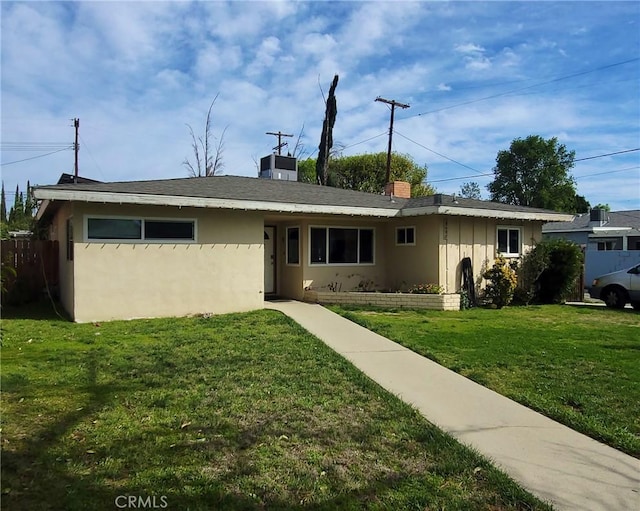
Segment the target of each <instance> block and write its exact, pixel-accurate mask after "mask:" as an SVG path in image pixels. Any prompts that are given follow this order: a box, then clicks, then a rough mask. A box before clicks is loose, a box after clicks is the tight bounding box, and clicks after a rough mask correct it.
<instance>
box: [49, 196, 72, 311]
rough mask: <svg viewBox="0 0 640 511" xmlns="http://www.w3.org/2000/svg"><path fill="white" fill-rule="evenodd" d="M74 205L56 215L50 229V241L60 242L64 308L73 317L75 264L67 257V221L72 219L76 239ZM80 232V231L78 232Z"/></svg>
mask: <svg viewBox="0 0 640 511" xmlns="http://www.w3.org/2000/svg"><path fill="white" fill-rule="evenodd" d="M73 213H74V211H73V205H72V204H70V203H67V204H65V205H64V206H62V207H61V208H60V210H59V211H58V213H57V214H56V216H55V218H54V220H53V222H52V223H51V225H50V227H49V229H50V230H49V239H51V240H55V241H58V246H59V250H60V254H59V257H58V270H59V294H60V302H61V303H62V307H63V308H64V309H65V310H66V311H67V313H68V314H69V315H70V316H71V317H73V302H74V298H73V295H74V293H73V283H74V276H73V268H74V262H73V260H72V259H69V258H68V257H67V220H68V219H71V220H72V222H71V225H72V226H74V229H73V230H74V238H75V236H76V232H75V231H77V229H75V223H76V222H75V221H73ZM78 232H79V231H78Z"/></svg>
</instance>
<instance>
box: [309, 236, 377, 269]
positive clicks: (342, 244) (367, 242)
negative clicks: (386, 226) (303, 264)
mask: <svg viewBox="0 0 640 511" xmlns="http://www.w3.org/2000/svg"><path fill="white" fill-rule="evenodd" d="M309 244H310V249H309V253H310V263H311V264H340V265H344V264H373V262H374V235H373V229H367V228H351V227H311V228H310V235H309Z"/></svg>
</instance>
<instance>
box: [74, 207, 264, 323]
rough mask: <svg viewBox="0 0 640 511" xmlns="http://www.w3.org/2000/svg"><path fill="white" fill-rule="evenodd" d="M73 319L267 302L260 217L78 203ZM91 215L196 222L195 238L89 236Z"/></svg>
mask: <svg viewBox="0 0 640 511" xmlns="http://www.w3.org/2000/svg"><path fill="white" fill-rule="evenodd" d="M74 213H75V214H74V217H75V219H76V222H75V227H76V240H77V241H76V244H75V261H74V270H75V290H74V291H75V293H74V319H75V320H76V321H79V322H87V321H98V320H101V321H104V320H109V319H128V318H138V317H162V316H183V315H188V314H197V313H209V312H210V313H225V312H237V311H244V310H251V309H257V308H261V307H262V306H263V298H264V297H263V288H264V280H263V219H262V216H261V215H260V214H257V213H249V212H236V211H218V210H204V209H190V208H183V209H179V208H166V207H165V208H157V207H151V206H150V207H144V206H120V207H115V206H110V205H95V204H77V205H76V207H75V212H74ZM86 215H113V216H132V217H142V218H168V219H195V220H196V222H197V241H196V242H194V243H171V242H168V243H164V242H163V243H148V242H133V243H132V242H125V243H118V242H95V241H87V240H85V233H84V225H83V224H84V222H83V221H79V220H80V219H81V218H82V219H84V218H85V217H86Z"/></svg>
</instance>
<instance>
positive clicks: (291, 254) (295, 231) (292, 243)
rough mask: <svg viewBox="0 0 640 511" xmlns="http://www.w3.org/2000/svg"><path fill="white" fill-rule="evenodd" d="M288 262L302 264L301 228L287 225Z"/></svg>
mask: <svg viewBox="0 0 640 511" xmlns="http://www.w3.org/2000/svg"><path fill="white" fill-rule="evenodd" d="M287 264H291V265H294V266H298V265H299V264H300V228H299V227H287Z"/></svg>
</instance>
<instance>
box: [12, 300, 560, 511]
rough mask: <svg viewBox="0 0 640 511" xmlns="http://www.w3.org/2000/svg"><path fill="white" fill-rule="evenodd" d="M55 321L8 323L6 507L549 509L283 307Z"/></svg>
mask: <svg viewBox="0 0 640 511" xmlns="http://www.w3.org/2000/svg"><path fill="white" fill-rule="evenodd" d="M4 312H6V311H4ZM40 312H41V313H43V314H44V316H42V315H41V316H40V318H39V319H38V317H37V314H30V313H22V314H21V317H20V318H17V317H16V318H15V319H4V320H3V324H2V327H3V331H2V334H3V345H2V391H3V392H2V450H3V453H2V493H3V495H2V507H3V508H6V509H11V510H30V511H37V510H45V509H66V510H91V509H98V510H100V509H116V506H117V504H122V503H123V501H122V498H121V499H120V500H119V501H118V502H116V499H117V498H118V497H119V496H133V498H134V499H142V500H141V501H140V500H138V501H137V504H138V507H143V506H141V505H140V504H147V506H146V507H151V504H153V503H155V505H156V507H157V508H161V507H162V508H167V509H176V510H187V509H189V510H197V509H203V510H204V509H207V510H209V509H225V510H227V509H228V510H253V509H256V510H261V509H269V510H278V509H280V510H284V509H292V510H293V509H300V510H302V509H310V510H314V511H315V510H325V509H326V510H333V509H345V510H355V509H372V510H384V509H402V510H405V509H416V510H439V509H447V510H474V511H475V510H492V511H495V510H502V509H518V510H530V509H549V507H548V506H547V505H545V504H543V503H541V502H539V501H538V500H536V499H535V498H534V497H532V496H531V495H530V494H528V493H526V492H525V491H524V490H522V489H521V488H520V487H519V486H518V485H516V484H515V483H514V482H513V481H512V480H511V479H509V478H508V477H507V476H505V475H504V474H503V473H501V472H499V471H498V470H497V469H495V468H494V467H493V466H492V465H491V464H489V462H488V461H486V460H484V459H483V458H481V457H480V456H478V455H477V454H476V453H474V452H472V451H471V450H469V449H467V448H466V447H463V446H461V445H460V444H458V443H457V442H456V441H454V440H453V439H452V438H451V437H449V436H447V435H445V434H444V433H442V432H441V431H440V430H438V429H437V428H436V427H434V426H433V425H431V424H430V423H428V422H427V421H426V420H424V418H422V417H421V416H420V415H419V414H418V413H417V412H416V411H415V410H414V409H412V408H411V407H409V406H408V405H405V404H404V403H402V402H401V401H399V400H398V399H397V398H395V397H393V396H391V395H390V394H388V393H386V392H385V391H384V390H383V389H381V388H380V387H379V386H377V385H376V384H374V383H373V382H372V381H371V380H369V379H368V378H366V377H365V376H364V375H363V374H362V373H360V372H359V371H357V370H356V369H355V368H354V367H353V366H351V365H350V364H349V363H348V362H346V361H345V360H344V359H342V358H341V357H340V356H338V355H337V354H335V353H334V352H333V351H331V350H330V349H329V348H328V347H326V346H325V345H324V344H323V343H321V342H320V341H319V340H317V339H316V338H315V337H313V336H311V335H310V334H309V333H308V332H306V331H305V330H303V329H302V328H301V327H299V326H298V325H297V324H295V323H294V322H293V321H291V320H289V319H288V318H286V317H284V316H282V315H280V314H279V313H277V312H275V311H268V310H264V311H256V312H252V313H246V314H232V315H224V316H217V317H216V316H214V317H211V318H202V317H197V318H180V319H175V318H174V319H160V320H137V321H121V322H109V323H102V324H96V325H92V324H85V325H77V324H72V323H69V322H66V321H63V320H61V319H56V318H55V317H51V315H48V313H46V311H40ZM152 498H155V501H153V500H151V499H152ZM145 499H147V500H145ZM125 503H126V501H125Z"/></svg>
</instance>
